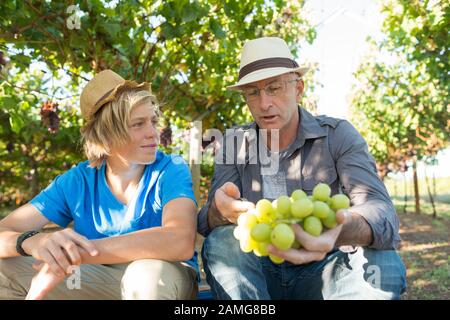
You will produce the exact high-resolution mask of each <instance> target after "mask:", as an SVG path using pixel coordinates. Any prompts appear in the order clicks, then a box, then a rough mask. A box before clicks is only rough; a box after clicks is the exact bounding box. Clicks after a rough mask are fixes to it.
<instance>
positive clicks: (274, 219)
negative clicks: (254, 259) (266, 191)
mask: <svg viewBox="0 0 450 320" xmlns="http://www.w3.org/2000/svg"><path fill="white" fill-rule="evenodd" d="M330 194H331V188H330V187H329V186H328V185H326V184H325V183H319V184H317V185H316V186H315V187H314V188H313V191H312V194H311V195H309V196H308V195H307V194H306V193H305V191H304V190H300V189H297V190H294V191H293V192H292V194H291V196H290V197H289V196H287V195H282V196H280V197H278V198H277V199H275V200H273V201H272V202H271V201H270V200H268V199H261V200H259V201H258V202H257V203H256V206H255V208H254V209H251V210H248V211H247V212H246V213H242V214H241V215H240V216H239V217H238V220H237V224H238V225H237V227H236V228H235V229H234V230H233V235H234V237H235V238H236V239H238V240H239V245H240V248H241V250H242V251H243V252H246V253H249V252H253V254H255V255H256V256H258V257H266V256H268V257H269V259H270V260H271V261H272V262H273V263H276V264H280V263H282V262H284V261H285V260H284V259H283V258H281V257H278V256H276V255H272V254H269V252H268V250H267V248H268V245H269V244H272V245H273V246H274V247H276V248H277V249H278V250H288V249H290V248H292V249H296V250H297V249H300V248H302V245H301V244H300V243H299V241H297V240H296V239H295V233H294V230H293V229H292V227H291V224H293V223H298V224H301V225H302V227H303V229H304V230H305V232H307V233H308V234H310V235H312V236H314V237H318V236H320V234H321V233H322V231H323V228H324V227H325V228H328V229H332V228H334V227H336V225H337V221H336V212H335V210H338V209H343V208H348V207H349V206H350V200H349V199H348V197H347V196H346V195H344V194H339V195H334V196H333V197H330Z"/></svg>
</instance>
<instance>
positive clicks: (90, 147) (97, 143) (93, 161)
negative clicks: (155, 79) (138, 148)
mask: <svg viewBox="0 0 450 320" xmlns="http://www.w3.org/2000/svg"><path fill="white" fill-rule="evenodd" d="M143 103H150V104H151V105H153V107H154V108H155V113H156V114H157V115H159V110H158V106H157V100H156V97H155V96H154V95H153V94H152V93H151V92H149V91H147V90H142V89H131V88H124V89H121V90H120V92H118V93H117V96H116V98H115V99H114V100H112V101H110V102H108V103H106V104H105V105H103V106H102V107H101V109H100V110H98V111H97V112H96V113H95V115H94V116H93V117H92V119H91V120H89V121H88V122H87V123H86V124H85V125H84V126H83V127H82V128H81V141H82V143H83V149H84V152H85V154H86V157H87V158H88V160H89V165H90V166H91V167H93V168H94V167H95V168H100V167H101V165H102V163H103V161H105V160H106V158H107V157H108V156H109V155H110V154H111V149H112V148H113V147H114V146H120V145H123V144H126V143H127V142H128V141H129V139H130V136H129V134H128V131H129V126H130V115H131V111H132V110H133V108H134V107H136V106H138V105H141V104H143Z"/></svg>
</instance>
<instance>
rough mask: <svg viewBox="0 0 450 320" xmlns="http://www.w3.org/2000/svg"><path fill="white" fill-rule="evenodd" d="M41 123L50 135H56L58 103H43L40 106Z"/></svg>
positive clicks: (57, 128)
mask: <svg viewBox="0 0 450 320" xmlns="http://www.w3.org/2000/svg"><path fill="white" fill-rule="evenodd" d="M40 114H41V121H42V123H43V124H44V125H45V126H46V127H47V128H48V131H49V132H50V133H56V132H57V131H58V130H59V116H58V103H56V102H49V101H47V102H45V103H44V104H42V106H41V111H40Z"/></svg>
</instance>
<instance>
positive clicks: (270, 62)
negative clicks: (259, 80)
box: [238, 58, 298, 81]
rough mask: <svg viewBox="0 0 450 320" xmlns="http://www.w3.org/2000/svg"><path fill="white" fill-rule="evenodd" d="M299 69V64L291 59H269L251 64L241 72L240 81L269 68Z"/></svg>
mask: <svg viewBox="0 0 450 320" xmlns="http://www.w3.org/2000/svg"><path fill="white" fill-rule="evenodd" d="M280 67H281V68H292V69H294V68H298V64H297V62H295V61H294V60H292V59H289V58H267V59H261V60H257V61H254V62H252V63H249V64H247V65H245V66H243V67H242V68H241V70H239V77H238V81H239V80H241V79H242V78H243V77H245V76H246V75H248V74H249V73H252V72H254V71H257V70H261V69H267V68H280Z"/></svg>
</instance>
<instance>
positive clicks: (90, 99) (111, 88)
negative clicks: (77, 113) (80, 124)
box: [80, 70, 152, 120]
mask: <svg viewBox="0 0 450 320" xmlns="http://www.w3.org/2000/svg"><path fill="white" fill-rule="evenodd" d="M125 88H130V89H134V88H136V89H138V88H139V89H143V90H147V91H150V92H152V89H151V85H150V84H149V83H147V82H142V83H137V82H135V81H130V80H125V79H124V78H122V77H121V76H119V75H118V74H117V73H115V72H114V71H112V70H103V71H101V72H100V73H97V74H96V75H95V76H94V78H92V79H91V80H90V81H89V82H88V84H87V85H86V86H85V87H84V89H83V91H82V92H81V97H80V107H81V115H82V116H83V118H85V119H86V120H90V119H91V118H92V116H93V115H94V114H95V113H96V112H97V111H98V110H99V109H100V108H101V107H102V106H103V105H104V104H105V103H108V102H110V101H112V100H114V99H115V98H116V95H117V93H118V92H119V90H121V89H125Z"/></svg>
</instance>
